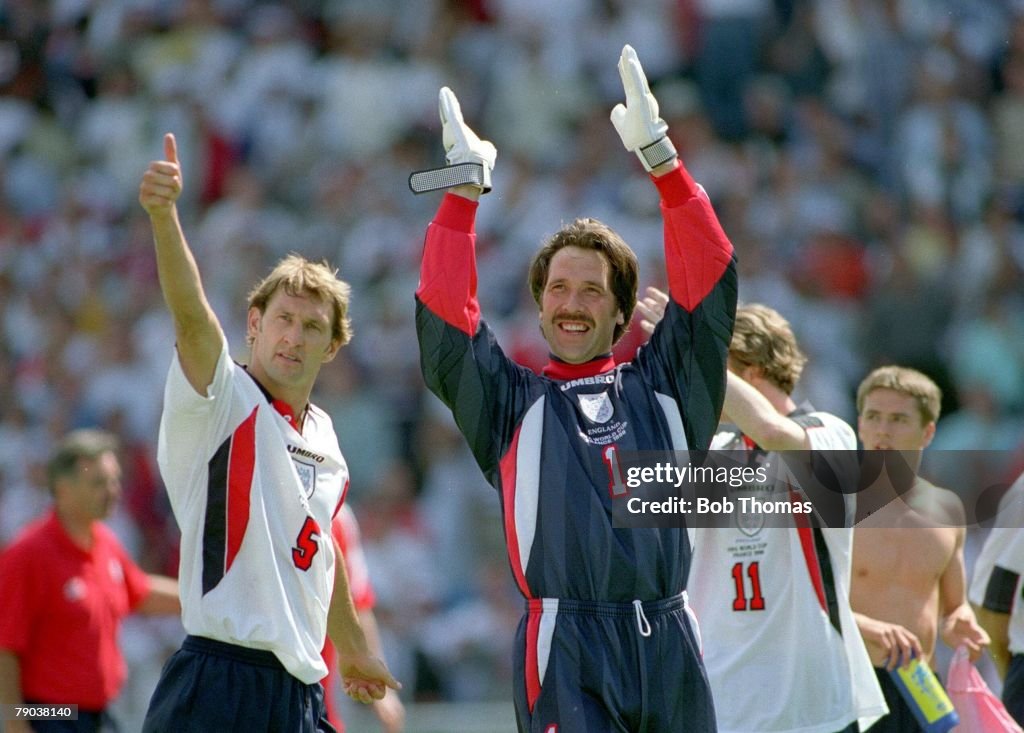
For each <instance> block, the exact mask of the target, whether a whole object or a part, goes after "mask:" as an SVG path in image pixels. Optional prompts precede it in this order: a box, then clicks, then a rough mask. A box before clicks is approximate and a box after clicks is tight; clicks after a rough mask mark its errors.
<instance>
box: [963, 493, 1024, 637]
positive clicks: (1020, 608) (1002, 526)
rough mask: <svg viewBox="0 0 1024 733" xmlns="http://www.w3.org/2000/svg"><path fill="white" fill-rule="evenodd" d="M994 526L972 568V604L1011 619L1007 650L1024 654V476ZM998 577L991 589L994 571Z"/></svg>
mask: <svg viewBox="0 0 1024 733" xmlns="http://www.w3.org/2000/svg"><path fill="white" fill-rule="evenodd" d="M996 525H997V526H995V527H993V528H992V529H991V530H989V534H988V537H986V538H985V545H984V546H983V547H982V549H981V553H980V554H979V555H978V559H977V561H976V562H975V564H974V572H973V578H972V580H971V589H970V599H971V603H974V604H975V605H978V606H982V607H985V608H991V610H993V611H997V612H999V613H1008V614H1009V615H1010V623H1009V628H1008V629H1007V631H1008V634H1009V649H1010V653H1012V654H1024V602H1022V600H1021V599H1022V597H1024V530H1022V529H1021V527H1024V475H1022V476H1021V477H1020V478H1018V479H1017V481H1016V482H1015V483H1014V484H1013V486H1012V487H1010V490H1009V491H1007V492H1006V495H1005V496H1003V498H1002V500H1001V501H1000V502H999V514H998V516H997V518H996ZM996 568H999V569H1000V572H999V575H998V576H997V577H996V580H995V583H992V587H990V581H991V580H992V573H993V571H994V570H995V569H996Z"/></svg>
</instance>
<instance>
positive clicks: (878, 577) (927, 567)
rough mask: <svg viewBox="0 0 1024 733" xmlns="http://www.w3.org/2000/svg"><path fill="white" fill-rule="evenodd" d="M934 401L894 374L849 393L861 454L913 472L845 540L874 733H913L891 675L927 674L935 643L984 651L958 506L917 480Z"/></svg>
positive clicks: (932, 387)
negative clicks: (874, 699)
mask: <svg viewBox="0 0 1024 733" xmlns="http://www.w3.org/2000/svg"><path fill="white" fill-rule="evenodd" d="M941 400H942V395H941V392H940V391H939V388H938V386H937V385H936V384H935V383H934V382H933V381H932V380H930V379H929V378H928V377H927V376H925V375H924V374H922V373H921V372H918V371H916V370H913V369H908V368H905V367H898V366H885V367H880V368H878V369H875V370H874V371H872V372H871V373H870V374H869V375H868V376H867V377H865V378H864V381H862V382H861V384H860V387H859V388H858V389H857V413H858V418H857V433H858V436H859V437H860V439H861V442H862V443H863V444H864V448H865V449H866V450H868V451H899V454H898V455H899V456H902V459H903V460H904V461H907V462H908V464H909V465H908V468H909V469H910V470H911V471H913V474H912V482H911V483H909V486H907V487H902V486H900V487H898V488H899V492H898V493H899V496H898V498H897V495H896V493H892V494H891V496H892V497H893V499H892V501H889V502H888V503H884V504H883V505H882V506H880V507H879V508H877V509H876V510H875V511H874V512H873V513H872V514H871V515H870V516H868V517H866V518H865V519H863V520H861V521H860V522H858V524H857V527H856V529H855V531H854V533H853V534H854V541H853V583H852V587H851V589H850V603H851V605H852V606H853V609H854V611H856V613H857V624H858V626H859V628H860V631H861V634H862V636H863V637H864V641H865V643H866V644H867V647H868V653H869V654H870V655H871V661H872V663H873V664H874V665H875V672H876V676H877V677H878V681H879V684H880V685H881V686H882V691H883V692H884V693H885V699H886V703H887V704H888V706H889V714H888V715H887V716H885V717H884V718H882V720H881V721H879V722H878V723H877V724H876V725H875V726H874V727H872V728H871V729H870V730H871V731H872V733H890V732H891V733H902V732H904V731H907V732H912V731H919V730H920V727H919V725H918V723H917V720H916V718H915V717H914V714H913V712H912V711H911V709H910V707H909V706H908V705H907V703H906V701H905V700H904V699H903V696H902V695H901V694H900V691H899V688H897V687H896V684H895V683H894V682H893V681H892V679H891V677H890V675H889V670H893V669H895V668H897V667H899V666H902V665H906V664H909V663H910V661H911V659H912V658H913V657H918V658H920V659H922V660H923V661H925V662H927V663H928V664H931V663H932V658H933V655H934V653H935V642H936V637H937V636H939V637H941V638H942V640H943V641H944V642H945V643H946V644H947V645H948V646H949V647H950V648H951V649H956V648H957V646H959V645H965V646H966V647H967V649H968V650H969V652H970V655H971V658H972V659H977V658H978V657H979V656H980V655H981V652H982V650H983V648H984V647H985V646H986V645H987V644H988V643H989V637H988V634H986V633H985V631H984V629H982V628H981V627H980V626H978V624H977V621H976V620H975V617H974V612H973V611H972V610H971V607H970V605H969V604H968V602H967V581H966V573H965V570H964V554H963V553H964V536H965V532H966V530H965V526H964V522H965V519H964V510H963V506H962V504H961V503H960V500H959V498H958V497H957V496H956V494H954V493H953V492H951V491H949V490H947V489H942V488H939V487H937V486H935V485H933V484H931V483H930V482H928V481H926V480H925V479H923V478H922V477H920V476H918V475H916V474H917V471H918V470H919V468H920V463H921V454H922V452H923V451H924V449H925V448H926V447H928V444H929V443H931V441H932V437H933V436H934V435H935V422H936V420H938V417H939V410H940V404H941ZM887 460H888V459H887ZM897 483H898V479H897V477H896V476H895V474H894V470H893V469H886V470H884V471H883V472H882V473H880V474H879V477H878V478H877V479H876V484H881V485H883V486H885V487H889V486H893V487H894V488H896V486H895V485H897ZM876 488H877V486H876V485H872V486H868V487H866V488H865V489H864V492H865V493H866V492H871V491H873V490H875V489H876Z"/></svg>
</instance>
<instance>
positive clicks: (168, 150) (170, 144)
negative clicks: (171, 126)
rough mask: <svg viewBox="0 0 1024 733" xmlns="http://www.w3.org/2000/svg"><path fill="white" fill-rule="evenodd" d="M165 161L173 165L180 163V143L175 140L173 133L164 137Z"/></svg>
mask: <svg viewBox="0 0 1024 733" xmlns="http://www.w3.org/2000/svg"><path fill="white" fill-rule="evenodd" d="M164 160H166V161H169V162H171V163H177V162H178V143H177V142H176V141H175V139H174V133H173V132H168V133H167V134H165V135H164Z"/></svg>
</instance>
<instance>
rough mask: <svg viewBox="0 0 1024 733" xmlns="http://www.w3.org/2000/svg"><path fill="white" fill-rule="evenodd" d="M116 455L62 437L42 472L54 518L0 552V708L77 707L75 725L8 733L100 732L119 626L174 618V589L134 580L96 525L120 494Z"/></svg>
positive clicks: (114, 684) (128, 562)
mask: <svg viewBox="0 0 1024 733" xmlns="http://www.w3.org/2000/svg"><path fill="white" fill-rule="evenodd" d="M116 451H117V442H116V440H115V438H114V437H113V436H111V435H109V434H108V433H105V432H102V431H98V430H76V431H74V432H72V433H70V434H69V435H68V436H67V437H66V438H65V439H64V440H63V441H61V443H60V445H59V446H58V448H57V451H56V453H55V454H54V456H53V458H52V459H51V460H50V463H49V466H48V471H47V476H48V483H49V487H50V491H51V493H52V494H53V509H52V511H51V512H49V514H47V515H46V516H45V517H43V518H41V519H40V520H38V521H36V522H35V523H33V524H31V525H30V526H28V527H26V528H25V529H24V530H23V531H22V533H21V534H20V535H19V536H18V537H16V538H15V540H14V541H13V542H12V543H11V544H10V545H9V546H8V547H7V548H6V549H5V550H4V551H3V552H0V703H2V704H6V705H21V704H23V703H25V704H34V705H46V704H51V705H72V704H74V705H78V720H77V721H65V720H45V721H44V720H33V721H31V722H26V721H24V720H13V721H11V720H8V721H5V725H6V726H7V728H6V730H8V731H11V732H12V733H21V732H22V731H29V730H34V731H47V732H50V731H100V730H102V729H103V725H104V722H106V721H108V720H109V716H108V715H107V713H106V708H107V705H109V704H110V702H111V701H112V700H113V699H114V698H115V697H116V696H117V694H118V692H119V691H120V689H121V685H122V684H123V682H124V680H125V675H126V666H125V661H124V658H123V657H122V655H121V651H120V649H119V648H118V645H117V633H118V628H119V626H120V623H121V619H122V618H124V616H126V615H127V614H129V613H131V612H133V611H135V612H138V613H149V614H158V613H166V614H177V613H180V612H181V607H180V605H179V602H178V583H177V581H175V580H173V579H172V578H167V577H163V576H158V575H147V574H146V573H144V572H143V571H142V570H140V569H139V567H138V566H137V565H135V563H134V562H133V561H132V559H131V558H130V557H129V556H128V553H127V552H126V551H125V549H124V547H122V546H121V543H120V542H119V541H118V540H117V538H116V537H115V536H114V533H113V532H112V531H111V530H110V529H109V528H108V527H107V526H106V525H104V524H103V523H102V522H101V521H100V520H101V519H104V518H106V517H107V516H109V514H110V512H111V510H112V509H113V507H114V505H115V503H116V502H117V500H118V498H119V497H120V494H121V467H120V464H119V463H118V459H117V455H116Z"/></svg>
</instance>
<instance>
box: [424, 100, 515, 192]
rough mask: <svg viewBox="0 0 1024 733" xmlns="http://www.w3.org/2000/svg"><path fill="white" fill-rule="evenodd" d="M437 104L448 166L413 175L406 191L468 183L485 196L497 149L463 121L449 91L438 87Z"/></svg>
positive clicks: (434, 189)
mask: <svg viewBox="0 0 1024 733" xmlns="http://www.w3.org/2000/svg"><path fill="white" fill-rule="evenodd" d="M437 101H438V108H439V110H440V113H441V127H442V141H443V143H444V149H445V159H446V160H447V161H448V166H447V167H445V168H435V169H433V170H426V171H417V172H416V173H413V174H412V175H411V176H409V188H411V189H412V190H413V193H423V192H425V191H436V190H437V189H440V188H451V187H453V186H461V185H463V184H467V183H468V184H472V185H475V186H479V187H480V188H481V189H482V190H483V193H487V192H488V191H490V190H491V171H492V170H493V169H494V162H495V160H496V159H497V157H498V151H497V149H496V148H495V147H494V145H493V144H491V142H490V141H489V140H481V139H480V137H479V136H478V135H477V134H476V133H475V132H473V131H472V130H471V129H470V128H469V125H467V124H466V122H465V120H463V119H462V108H461V107H460V106H459V100H458V99H456V98H455V94H454V92H452V90H451V89H449V88H448V87H441V91H440V93H439V94H438V98H437Z"/></svg>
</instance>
